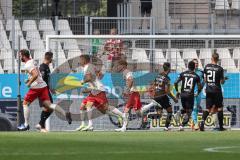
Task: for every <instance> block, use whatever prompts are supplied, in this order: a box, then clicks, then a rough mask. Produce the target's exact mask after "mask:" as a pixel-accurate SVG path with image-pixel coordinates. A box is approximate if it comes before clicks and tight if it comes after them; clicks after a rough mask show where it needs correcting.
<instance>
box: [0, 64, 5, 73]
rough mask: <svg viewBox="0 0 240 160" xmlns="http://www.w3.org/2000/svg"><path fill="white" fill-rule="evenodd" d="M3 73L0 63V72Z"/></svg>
mask: <svg viewBox="0 0 240 160" xmlns="http://www.w3.org/2000/svg"><path fill="white" fill-rule="evenodd" d="M3 73H4V70H3V68H2V65H1V64H0V74H3Z"/></svg>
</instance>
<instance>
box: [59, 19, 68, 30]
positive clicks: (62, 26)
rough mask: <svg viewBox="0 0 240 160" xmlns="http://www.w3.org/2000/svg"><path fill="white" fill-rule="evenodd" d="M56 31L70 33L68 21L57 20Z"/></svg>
mask: <svg viewBox="0 0 240 160" xmlns="http://www.w3.org/2000/svg"><path fill="white" fill-rule="evenodd" d="M58 30H59V31H71V29H70V26H69V23H68V21H67V20H65V19H60V20H58Z"/></svg>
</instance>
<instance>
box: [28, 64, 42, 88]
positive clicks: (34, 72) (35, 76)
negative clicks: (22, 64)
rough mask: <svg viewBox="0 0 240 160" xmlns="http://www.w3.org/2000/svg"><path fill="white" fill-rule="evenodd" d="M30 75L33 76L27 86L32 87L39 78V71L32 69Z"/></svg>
mask: <svg viewBox="0 0 240 160" xmlns="http://www.w3.org/2000/svg"><path fill="white" fill-rule="evenodd" d="M29 74H30V75H31V78H30V79H28V81H27V84H26V85H27V86H28V87H30V86H31V84H32V83H33V82H34V81H35V80H36V79H37V78H38V74H39V73H38V71H37V69H36V68H34V69H32V70H31V71H30V73H29Z"/></svg>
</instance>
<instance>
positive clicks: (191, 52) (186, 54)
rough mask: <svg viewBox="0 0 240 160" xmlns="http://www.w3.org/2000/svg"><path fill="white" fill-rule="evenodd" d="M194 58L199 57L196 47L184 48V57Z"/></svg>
mask: <svg viewBox="0 0 240 160" xmlns="http://www.w3.org/2000/svg"><path fill="white" fill-rule="evenodd" d="M194 58H198V56H197V52H196V49H184V50H183V59H194Z"/></svg>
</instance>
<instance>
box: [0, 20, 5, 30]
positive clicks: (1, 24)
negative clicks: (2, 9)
mask: <svg viewBox="0 0 240 160" xmlns="http://www.w3.org/2000/svg"><path fill="white" fill-rule="evenodd" d="M2 30H5V29H4V26H3V23H2V20H0V31H2Z"/></svg>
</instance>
